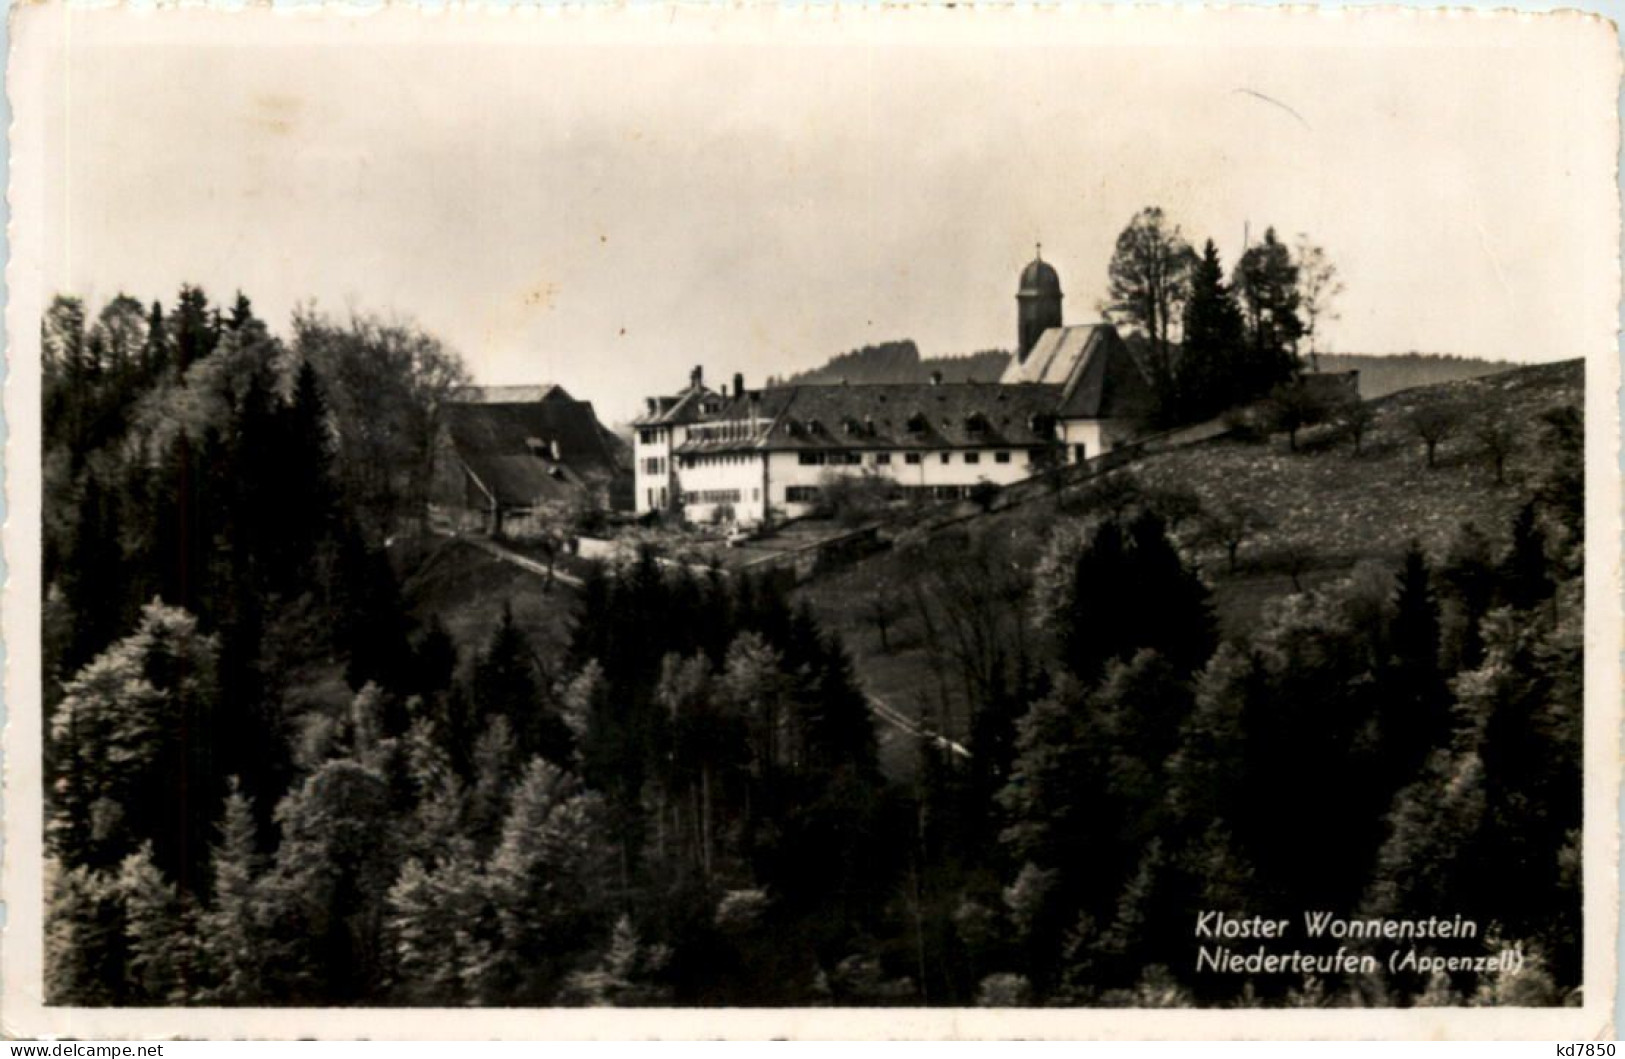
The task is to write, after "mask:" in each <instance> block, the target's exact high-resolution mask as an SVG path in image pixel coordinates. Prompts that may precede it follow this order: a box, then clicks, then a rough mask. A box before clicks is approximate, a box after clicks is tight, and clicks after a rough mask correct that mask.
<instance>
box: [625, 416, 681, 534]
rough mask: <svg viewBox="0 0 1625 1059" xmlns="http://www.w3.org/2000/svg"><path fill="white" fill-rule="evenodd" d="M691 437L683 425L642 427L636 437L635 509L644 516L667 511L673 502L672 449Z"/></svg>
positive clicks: (633, 442) (633, 495)
mask: <svg viewBox="0 0 1625 1059" xmlns="http://www.w3.org/2000/svg"><path fill="white" fill-rule="evenodd" d="M687 438H688V428H687V427H686V426H682V425H665V424H661V425H658V426H647V427H638V428H637V430H636V433H634V434H633V437H632V455H633V457H634V459H633V463H632V467H633V472H634V473H633V479H632V480H633V492H632V497H633V509H634V510H635V511H637V513H638V514H640V515H647V514H648V513H649V512H651V511H664V510H665V509H666V508H667V507H668V506H669V505H670V503H671V490H672V473H673V471H674V469H675V468H674V466H673V461H672V450H673V449H675V448H676V447H677V446H678V445H681V444H682V443H683V442H684V441H686V440H687Z"/></svg>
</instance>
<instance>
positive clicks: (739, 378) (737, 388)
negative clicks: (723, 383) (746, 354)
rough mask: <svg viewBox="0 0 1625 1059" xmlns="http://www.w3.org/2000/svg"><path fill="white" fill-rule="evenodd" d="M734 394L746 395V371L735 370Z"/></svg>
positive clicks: (736, 395)
mask: <svg viewBox="0 0 1625 1059" xmlns="http://www.w3.org/2000/svg"><path fill="white" fill-rule="evenodd" d="M734 396H735V397H743V396H745V373H744V372H741V371H736V372H734Z"/></svg>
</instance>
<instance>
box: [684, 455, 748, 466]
mask: <svg viewBox="0 0 1625 1059" xmlns="http://www.w3.org/2000/svg"><path fill="white" fill-rule="evenodd" d="M756 459H757V457H756V455H755V454H754V453H748V452H707V453H702V454H701V455H698V456H679V457H677V465H678V466H679V467H683V468H693V467H722V466H737V465H739V464H743V463H755V462H756Z"/></svg>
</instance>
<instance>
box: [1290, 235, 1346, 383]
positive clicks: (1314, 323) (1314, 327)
mask: <svg viewBox="0 0 1625 1059" xmlns="http://www.w3.org/2000/svg"><path fill="white" fill-rule="evenodd" d="M1296 253H1297V259H1298V308H1299V309H1300V310H1301V311H1302V312H1303V317H1304V327H1303V334H1304V337H1305V338H1307V339H1309V366H1310V368H1311V369H1312V370H1314V371H1319V370H1320V358H1319V356H1318V353H1319V349H1318V346H1317V339H1318V337H1319V335H1320V322H1321V321H1322V320H1336V319H1337V318H1338V313H1337V310H1336V309H1335V308H1334V307H1333V305H1332V302H1333V300H1334V299H1336V298H1337V296H1338V295H1339V294H1342V293H1343V291H1344V287H1343V281H1342V279H1341V278H1340V277H1339V276H1338V274H1337V266H1336V265H1334V264H1332V260H1331V258H1329V257H1327V256H1326V251H1325V250H1324V249H1323V248H1322V247H1320V246H1317V245H1316V244H1314V243H1312V242H1310V241H1309V236H1308V235H1307V234H1306V233H1304V232H1299V233H1298V245H1297V247H1296Z"/></svg>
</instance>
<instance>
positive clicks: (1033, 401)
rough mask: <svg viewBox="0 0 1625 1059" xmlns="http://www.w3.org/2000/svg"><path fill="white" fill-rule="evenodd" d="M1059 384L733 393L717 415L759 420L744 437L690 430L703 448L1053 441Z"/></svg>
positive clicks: (694, 443) (694, 447) (692, 447)
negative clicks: (1052, 428)
mask: <svg viewBox="0 0 1625 1059" xmlns="http://www.w3.org/2000/svg"><path fill="white" fill-rule="evenodd" d="M1061 396H1062V388H1061V387H1059V386H1047V385H1027V386H1005V385H1001V384H999V383H990V382H962V383H938V384H932V383H871V384H865V385H856V386H843V385H835V386H792V387H785V388H782V389H772V390H764V391H760V392H758V393H753V394H748V395H746V396H744V397H738V398H734V399H731V400H730V401H729V402H728V404H727V405H726V406H725V407H723V408H722V409H721V410H720V411H719V412H718V413H717V416H716V418H717V420H718V421H719V422H726V421H729V420H732V421H755V422H757V423H758V424H759V425H758V426H757V427H756V428H755V429H754V430H752V431H751V432H750V433H748V434H747V435H745V436H743V437H739V436H733V437H730V436H727V434H726V433H723V432H719V434H718V436H716V437H707V436H706V435H705V433H704V432H703V428H702V430H700V431H691V432H690V440H689V441H688V442H686V443H685V444H683V445H682V446H680V447H679V448H678V450H677V451H678V452H680V453H683V454H692V453H702V452H739V451H747V450H748V451H758V452H760V451H783V450H800V449H818V450H824V451H830V450H838V449H861V450H873V449H918V450H929V449H952V448H978V449H985V448H1023V447H1031V446H1036V445H1044V444H1047V443H1049V442H1050V441H1052V440H1053V435H1052V434H1051V431H1050V427H1051V424H1052V423H1053V422H1054V417H1055V408H1056V404H1057V403H1058V402H1059V401H1060V400H1061Z"/></svg>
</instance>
